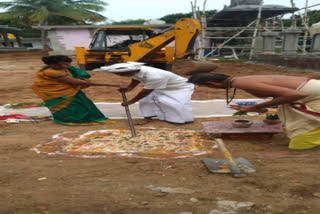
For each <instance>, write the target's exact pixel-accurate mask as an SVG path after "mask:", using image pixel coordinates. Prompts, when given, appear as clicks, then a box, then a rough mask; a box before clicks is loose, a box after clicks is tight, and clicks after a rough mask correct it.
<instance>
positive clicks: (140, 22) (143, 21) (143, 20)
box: [112, 19, 147, 25]
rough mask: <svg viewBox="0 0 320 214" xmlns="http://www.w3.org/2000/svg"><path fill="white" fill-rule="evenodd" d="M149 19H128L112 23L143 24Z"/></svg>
mask: <svg viewBox="0 0 320 214" xmlns="http://www.w3.org/2000/svg"><path fill="white" fill-rule="evenodd" d="M146 21H147V20H145V19H128V20H124V21H119V22H112V25H142V24H143V23H145V22H146Z"/></svg>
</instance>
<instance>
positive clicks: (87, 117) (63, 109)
mask: <svg viewBox="0 0 320 214" xmlns="http://www.w3.org/2000/svg"><path fill="white" fill-rule="evenodd" d="M42 61H43V62H44V63H45V64H46V66H45V67H43V68H41V69H40V70H39V71H38V72H37V73H36V79H35V81H34V83H33V85H32V89H33V92H34V93H35V94H37V95H38V96H39V97H40V98H41V99H42V100H43V101H44V103H45V106H47V107H48V108H49V110H50V111H51V113H52V115H53V119H54V121H55V122H57V123H60V124H65V125H96V124H102V123H105V122H107V120H108V118H107V117H105V116H104V115H103V114H102V113H101V112H100V111H99V109H98V108H97V107H96V106H95V105H94V103H93V102H92V101H91V100H90V99H89V98H87V96H86V95H85V93H84V92H83V91H82V90H81V89H83V88H87V87H90V86H109V87H119V86H118V85H112V84H105V83H93V82H90V81H88V80H87V79H89V78H90V75H89V74H88V73H87V72H85V71H83V70H81V69H78V68H75V67H73V66H71V65H70V63H71V61H72V59H70V58H69V57H67V56H63V55H56V56H47V57H43V58H42Z"/></svg>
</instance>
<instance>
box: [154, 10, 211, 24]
mask: <svg viewBox="0 0 320 214" xmlns="http://www.w3.org/2000/svg"><path fill="white" fill-rule="evenodd" d="M216 14H217V10H208V11H206V16H207V17H211V16H214V15H216ZM191 17H192V13H191V12H190V13H175V14H169V15H166V16H163V17H161V18H160V19H161V20H163V21H165V22H166V23H167V24H174V23H176V22H177V21H178V19H180V18H191Z"/></svg>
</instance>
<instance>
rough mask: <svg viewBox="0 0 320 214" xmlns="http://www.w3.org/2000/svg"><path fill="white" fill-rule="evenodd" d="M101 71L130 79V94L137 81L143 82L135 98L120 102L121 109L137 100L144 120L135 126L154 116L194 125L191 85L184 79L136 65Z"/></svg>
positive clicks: (120, 64)
mask: <svg viewBox="0 0 320 214" xmlns="http://www.w3.org/2000/svg"><path fill="white" fill-rule="evenodd" d="M101 70H103V71H107V72H110V73H114V74H117V75H120V76H127V77H131V78H132V80H131V83H130V84H129V85H128V86H127V87H126V88H125V89H124V90H125V91H131V90H132V89H133V88H135V87H136V86H137V85H138V84H139V83H140V82H142V83H143V89H142V90H141V91H140V92H139V93H138V94H137V95H136V96H135V97H134V98H132V99H131V100H129V101H128V102H126V103H122V106H128V105H131V104H133V103H135V102H137V101H139V107H140V111H141V113H142V115H143V116H144V118H145V119H144V120H143V121H142V122H140V123H138V124H146V123H148V122H150V121H152V118H153V117H158V118H159V120H162V121H166V122H170V123H177V124H184V123H189V122H193V113H192V108H191V96H192V93H193V88H194V85H193V84H192V83H188V80H187V79H186V78H183V77H181V76H178V75H176V74H174V73H172V72H169V71H165V70H161V69H158V68H153V67H149V66H145V65H144V64H143V63H138V62H127V63H118V64H114V65H111V66H104V67H101Z"/></svg>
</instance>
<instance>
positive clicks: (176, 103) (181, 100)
mask: <svg viewBox="0 0 320 214" xmlns="http://www.w3.org/2000/svg"><path fill="white" fill-rule="evenodd" d="M192 93H193V88H192V89H185V90H181V91H157V90H154V91H152V92H151V93H150V94H149V95H148V96H146V97H144V98H142V99H141V100H139V107H140V111H141V113H142V115H143V116H144V117H158V118H159V120H163V121H167V122H170V123H187V122H192V121H193V113H192V107H191V96H192Z"/></svg>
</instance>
